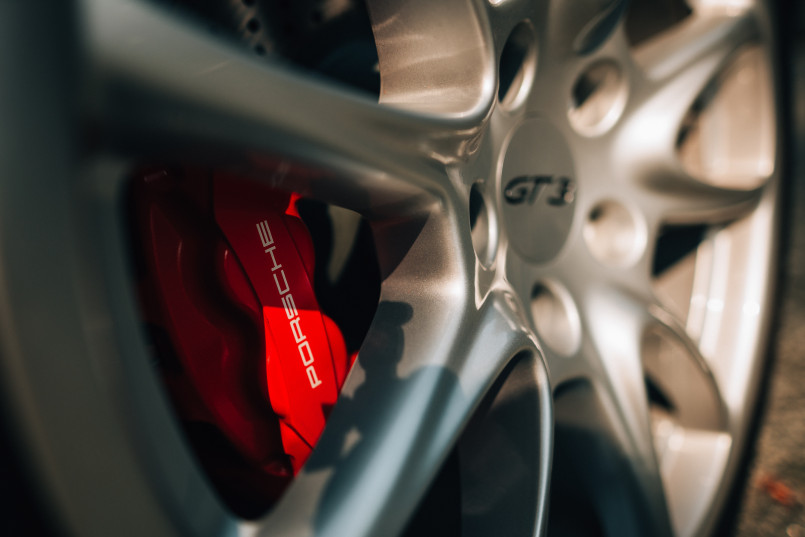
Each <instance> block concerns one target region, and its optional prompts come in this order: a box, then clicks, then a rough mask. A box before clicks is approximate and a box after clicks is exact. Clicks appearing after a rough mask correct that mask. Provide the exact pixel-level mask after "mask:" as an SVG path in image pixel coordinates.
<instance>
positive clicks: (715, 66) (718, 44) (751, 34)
mask: <svg viewBox="0 0 805 537" xmlns="http://www.w3.org/2000/svg"><path fill="white" fill-rule="evenodd" d="M757 36H758V27H757V23H756V21H755V18H754V13H753V12H752V11H749V10H744V11H742V12H740V13H737V14H733V15H694V16H692V17H691V18H689V19H688V20H686V21H684V22H683V23H681V24H680V25H679V26H677V27H675V28H672V29H671V30H669V31H667V32H665V33H663V34H660V35H659V36H657V37H656V38H655V39H652V40H651V41H648V42H647V43H646V44H644V45H642V46H641V47H639V48H638V49H637V50H636V51H635V60H636V61H637V63H638V65H640V66H641V67H642V69H643V72H644V74H645V81H644V82H643V83H641V84H640V85H641V86H645V87H641V88H640V89H639V91H640V93H643V92H651V93H654V95H653V96H652V99H657V98H663V97H664V99H663V100H664V101H665V102H664V103H663V105H665V106H662V105H660V104H658V108H660V107H661V108H667V107H668V106H671V107H672V108H673V109H674V112H677V113H678V112H683V113H684V112H685V111H686V109H687V107H689V106H690V105H691V104H692V103H693V99H695V98H696V97H697V96H698V94H699V93H701V91H702V90H704V88H705V87H706V85H707V84H709V83H710V82H712V80H713V78H715V76H716V75H718V73H719V72H720V71H721V70H722V69H723V68H724V67H725V64H726V63H727V62H728V61H729V60H730V58H731V57H732V55H733V54H734V53H735V52H736V51H737V50H738V49H739V48H740V47H742V46H743V45H745V44H747V43H749V42H750V41H751V40H752V39H754V38H756V37H757ZM652 90H653V91H652ZM670 95H674V96H675V98H674V99H671V98H670ZM681 107H685V108H684V109H680V108H681ZM656 111H659V110H656ZM680 119H681V116H680Z"/></svg>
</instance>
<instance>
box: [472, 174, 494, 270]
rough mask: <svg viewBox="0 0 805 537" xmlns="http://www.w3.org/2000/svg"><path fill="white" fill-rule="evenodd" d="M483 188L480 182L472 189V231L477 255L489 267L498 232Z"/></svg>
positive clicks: (473, 244)
mask: <svg viewBox="0 0 805 537" xmlns="http://www.w3.org/2000/svg"><path fill="white" fill-rule="evenodd" d="M481 186H482V183H481V182H480V181H479V182H476V183H475V184H473V185H472V188H471V189H470V207H469V209H470V211H469V212H470V231H471V234H472V246H473V248H474V249H475V255H476V256H477V257H478V260H479V261H480V262H481V264H482V265H484V266H488V265H490V264H491V263H492V258H493V254H494V252H495V245H494V242H495V238H496V236H497V232H496V227H495V220H494V218H492V215H491V214H490V212H489V204H487V203H486V200H485V199H484V196H483V194H482V193H481Z"/></svg>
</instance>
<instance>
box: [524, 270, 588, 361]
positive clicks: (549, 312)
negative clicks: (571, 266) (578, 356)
mask: <svg viewBox="0 0 805 537" xmlns="http://www.w3.org/2000/svg"><path fill="white" fill-rule="evenodd" d="M531 316H532V317H533V319H534V326H535V327H536V329H537V333H538V334H539V337H540V341H541V342H543V343H544V344H545V345H547V346H548V348H549V349H551V350H552V351H554V352H555V353H557V354H559V355H561V356H572V355H573V354H575V353H576V351H578V349H579V344H580V343H581V321H580V320H579V313H578V310H577V308H576V305H575V303H574V302H573V298H572V297H571V296H570V293H569V292H568V291H567V289H565V288H564V287H563V286H561V285H560V284H559V283H557V282H554V281H548V282H541V283H538V284H536V285H535V286H534V289H533V290H532V291H531Z"/></svg>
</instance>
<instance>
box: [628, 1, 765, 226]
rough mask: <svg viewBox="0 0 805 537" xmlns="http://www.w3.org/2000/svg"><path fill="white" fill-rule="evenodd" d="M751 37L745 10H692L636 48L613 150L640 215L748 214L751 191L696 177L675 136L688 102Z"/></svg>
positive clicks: (670, 218) (699, 217)
mask: <svg viewBox="0 0 805 537" xmlns="http://www.w3.org/2000/svg"><path fill="white" fill-rule="evenodd" d="M757 34H758V29H757V24H756V21H755V18H754V15H753V13H752V12H751V11H744V12H742V13H740V14H738V15H731V16H703V15H699V16H693V17H692V18H691V19H690V20H688V21H685V22H684V23H682V24H681V25H680V26H679V27H677V28H674V29H672V30H670V31H668V32H666V33H665V34H661V35H660V36H659V37H657V38H655V39H654V40H652V41H650V42H648V43H647V44H645V45H644V46H642V47H641V48H639V49H638V50H637V51H636V53H635V57H636V60H637V63H638V64H639V65H640V66H641V67H642V68H643V73H642V76H638V77H637V80H635V81H634V97H633V100H634V103H635V104H634V105H633V106H634V108H632V109H630V110H629V111H628V112H627V113H626V116H627V117H626V120H625V121H624V125H623V128H622V129H621V130H620V132H619V133H618V137H617V140H616V143H615V148H616V154H618V155H621V160H622V161H623V166H622V167H621V169H622V170H623V172H624V173H625V174H626V175H628V176H629V177H630V178H631V180H632V181H633V182H634V183H635V184H636V185H637V188H638V189H639V190H640V191H642V193H643V194H644V196H645V199H644V204H645V205H644V206H645V207H646V211H645V212H646V213H647V214H648V215H652V217H656V219H657V221H658V222H662V223H719V222H724V221H727V220H731V219H734V218H736V217H738V216H741V215H743V214H746V213H748V212H749V211H750V210H751V209H752V208H753V207H754V206H755V203H756V202H757V200H758V199H759V188H756V189H745V188H744V189H739V188H729V187H726V186H715V185H712V184H709V183H704V182H702V181H700V180H699V179H698V178H695V177H693V176H692V175H691V174H690V173H689V172H688V171H687V170H686V169H685V167H684V166H683V164H682V162H681V161H680V157H679V154H678V145H679V140H680V133H681V131H682V129H683V126H684V122H685V119H686V117H687V116H688V114H689V113H690V111H691V108H692V107H693V105H694V103H695V102H696V100H697V99H698V98H700V97H701V96H702V94H703V93H705V92H706V91H707V89H708V88H709V87H711V86H712V85H713V84H715V83H716V81H717V79H718V77H719V75H720V74H721V73H722V72H723V71H724V69H725V68H726V67H727V66H728V65H729V63H730V61H731V60H732V59H733V58H734V57H735V54H736V52H737V51H738V50H740V48H741V47H742V46H744V45H746V44H747V43H749V42H751V41H752V40H753V39H754V38H755V37H757Z"/></svg>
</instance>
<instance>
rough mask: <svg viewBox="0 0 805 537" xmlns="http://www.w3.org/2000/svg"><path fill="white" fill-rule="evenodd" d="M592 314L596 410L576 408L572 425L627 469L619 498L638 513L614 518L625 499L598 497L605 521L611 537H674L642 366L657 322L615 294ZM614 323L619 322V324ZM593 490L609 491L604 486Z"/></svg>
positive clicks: (598, 298) (597, 299) (597, 303)
mask: <svg viewBox="0 0 805 537" xmlns="http://www.w3.org/2000/svg"><path fill="white" fill-rule="evenodd" d="M587 314H588V317H587V322H588V324H589V329H590V337H591V343H592V344H591V345H590V346H589V347H588V349H589V350H588V351H587V358H588V360H590V361H591V371H592V373H591V374H592V375H593V377H594V378H593V380H592V382H591V386H592V392H594V394H591V396H590V397H587V398H585V399H586V402H585V403H584V404H586V405H591V406H592V408H591V410H590V412H587V411H584V410H582V411H579V409H578V408H576V409H574V411H573V412H574V413H573V415H572V416H568V417H567V418H566V419H567V420H568V422H569V423H572V424H573V425H574V426H581V428H583V429H587V430H589V431H593V432H594V433H593V434H594V435H596V436H598V437H599V439H598V441H599V442H601V443H602V445H604V446H606V449H607V450H608V451H610V453H609V454H608V455H607V456H606V457H608V458H609V463H610V464H612V465H613V468H617V467H621V466H623V467H625V469H624V470H623V471H624V475H625V476H626V479H624V482H623V485H622V487H619V490H618V492H617V493H616V494H615V495H617V494H624V495H626V497H627V498H628V502H627V504H631V505H632V506H633V509H632V511H633V512H630V513H628V514H627V513H623V512H617V511H618V510H617V509H615V510H614V511H613V512H610V508H609V507H606V506H607V505H609V502H615V504H619V503H620V502H622V501H623V498H621V499H620V500H615V499H614V498H609V497H607V496H606V495H605V494H604V495H602V494H601V493H600V492H598V491H595V492H594V494H597V495H599V496H600V497H599V498H598V501H599V502H602V503H603V505H604V507H601V512H600V513H599V515H600V516H601V517H602V519H603V523H604V525H605V526H607V530H608V531H607V533H612V534H622V533H629V532H630V531H634V530H638V531H637V534H647V535H648V534H650V535H670V533H671V530H670V519H669V513H668V505H667V503H666V500H665V494H664V492H663V486H662V481H661V479H660V472H659V465H658V461H657V457H656V454H655V450H654V438H653V435H652V431H651V426H650V423H651V420H650V415H649V405H648V398H647V394H646V387H645V377H644V370H643V363H642V349H641V342H642V338H643V334H644V333H645V330H646V328H647V326H649V325H650V324H651V323H652V319H651V316H650V315H649V313H648V311H647V308H646V307H645V305H644V304H643V303H642V302H641V301H639V300H636V299H634V298H631V297H629V296H627V295H625V294H623V293H619V292H616V291H612V290H609V291H605V292H602V293H599V294H596V295H594V296H592V297H591V298H590V300H589V301H588V310H587ZM612 319H618V322H617V324H616V323H613V322H612ZM615 327H617V329H614V328H615ZM570 393H571V397H578V396H579V394H573V393H572V390H571V391H570ZM568 406H571V405H568ZM582 407H583V405H582ZM560 408H562V405H561V404H560V402H559V401H557V403H556V415H557V427H559V425H558V424H559V423H560V420H562V419H563V414H562V410H560ZM558 434H559V432H558V430H557V435H558ZM557 449H558V448H557ZM592 486H593V487H594V488H605V487H602V483H600V482H599V483H593V484H592ZM621 505H622V504H621ZM641 528H642V529H641Z"/></svg>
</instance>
